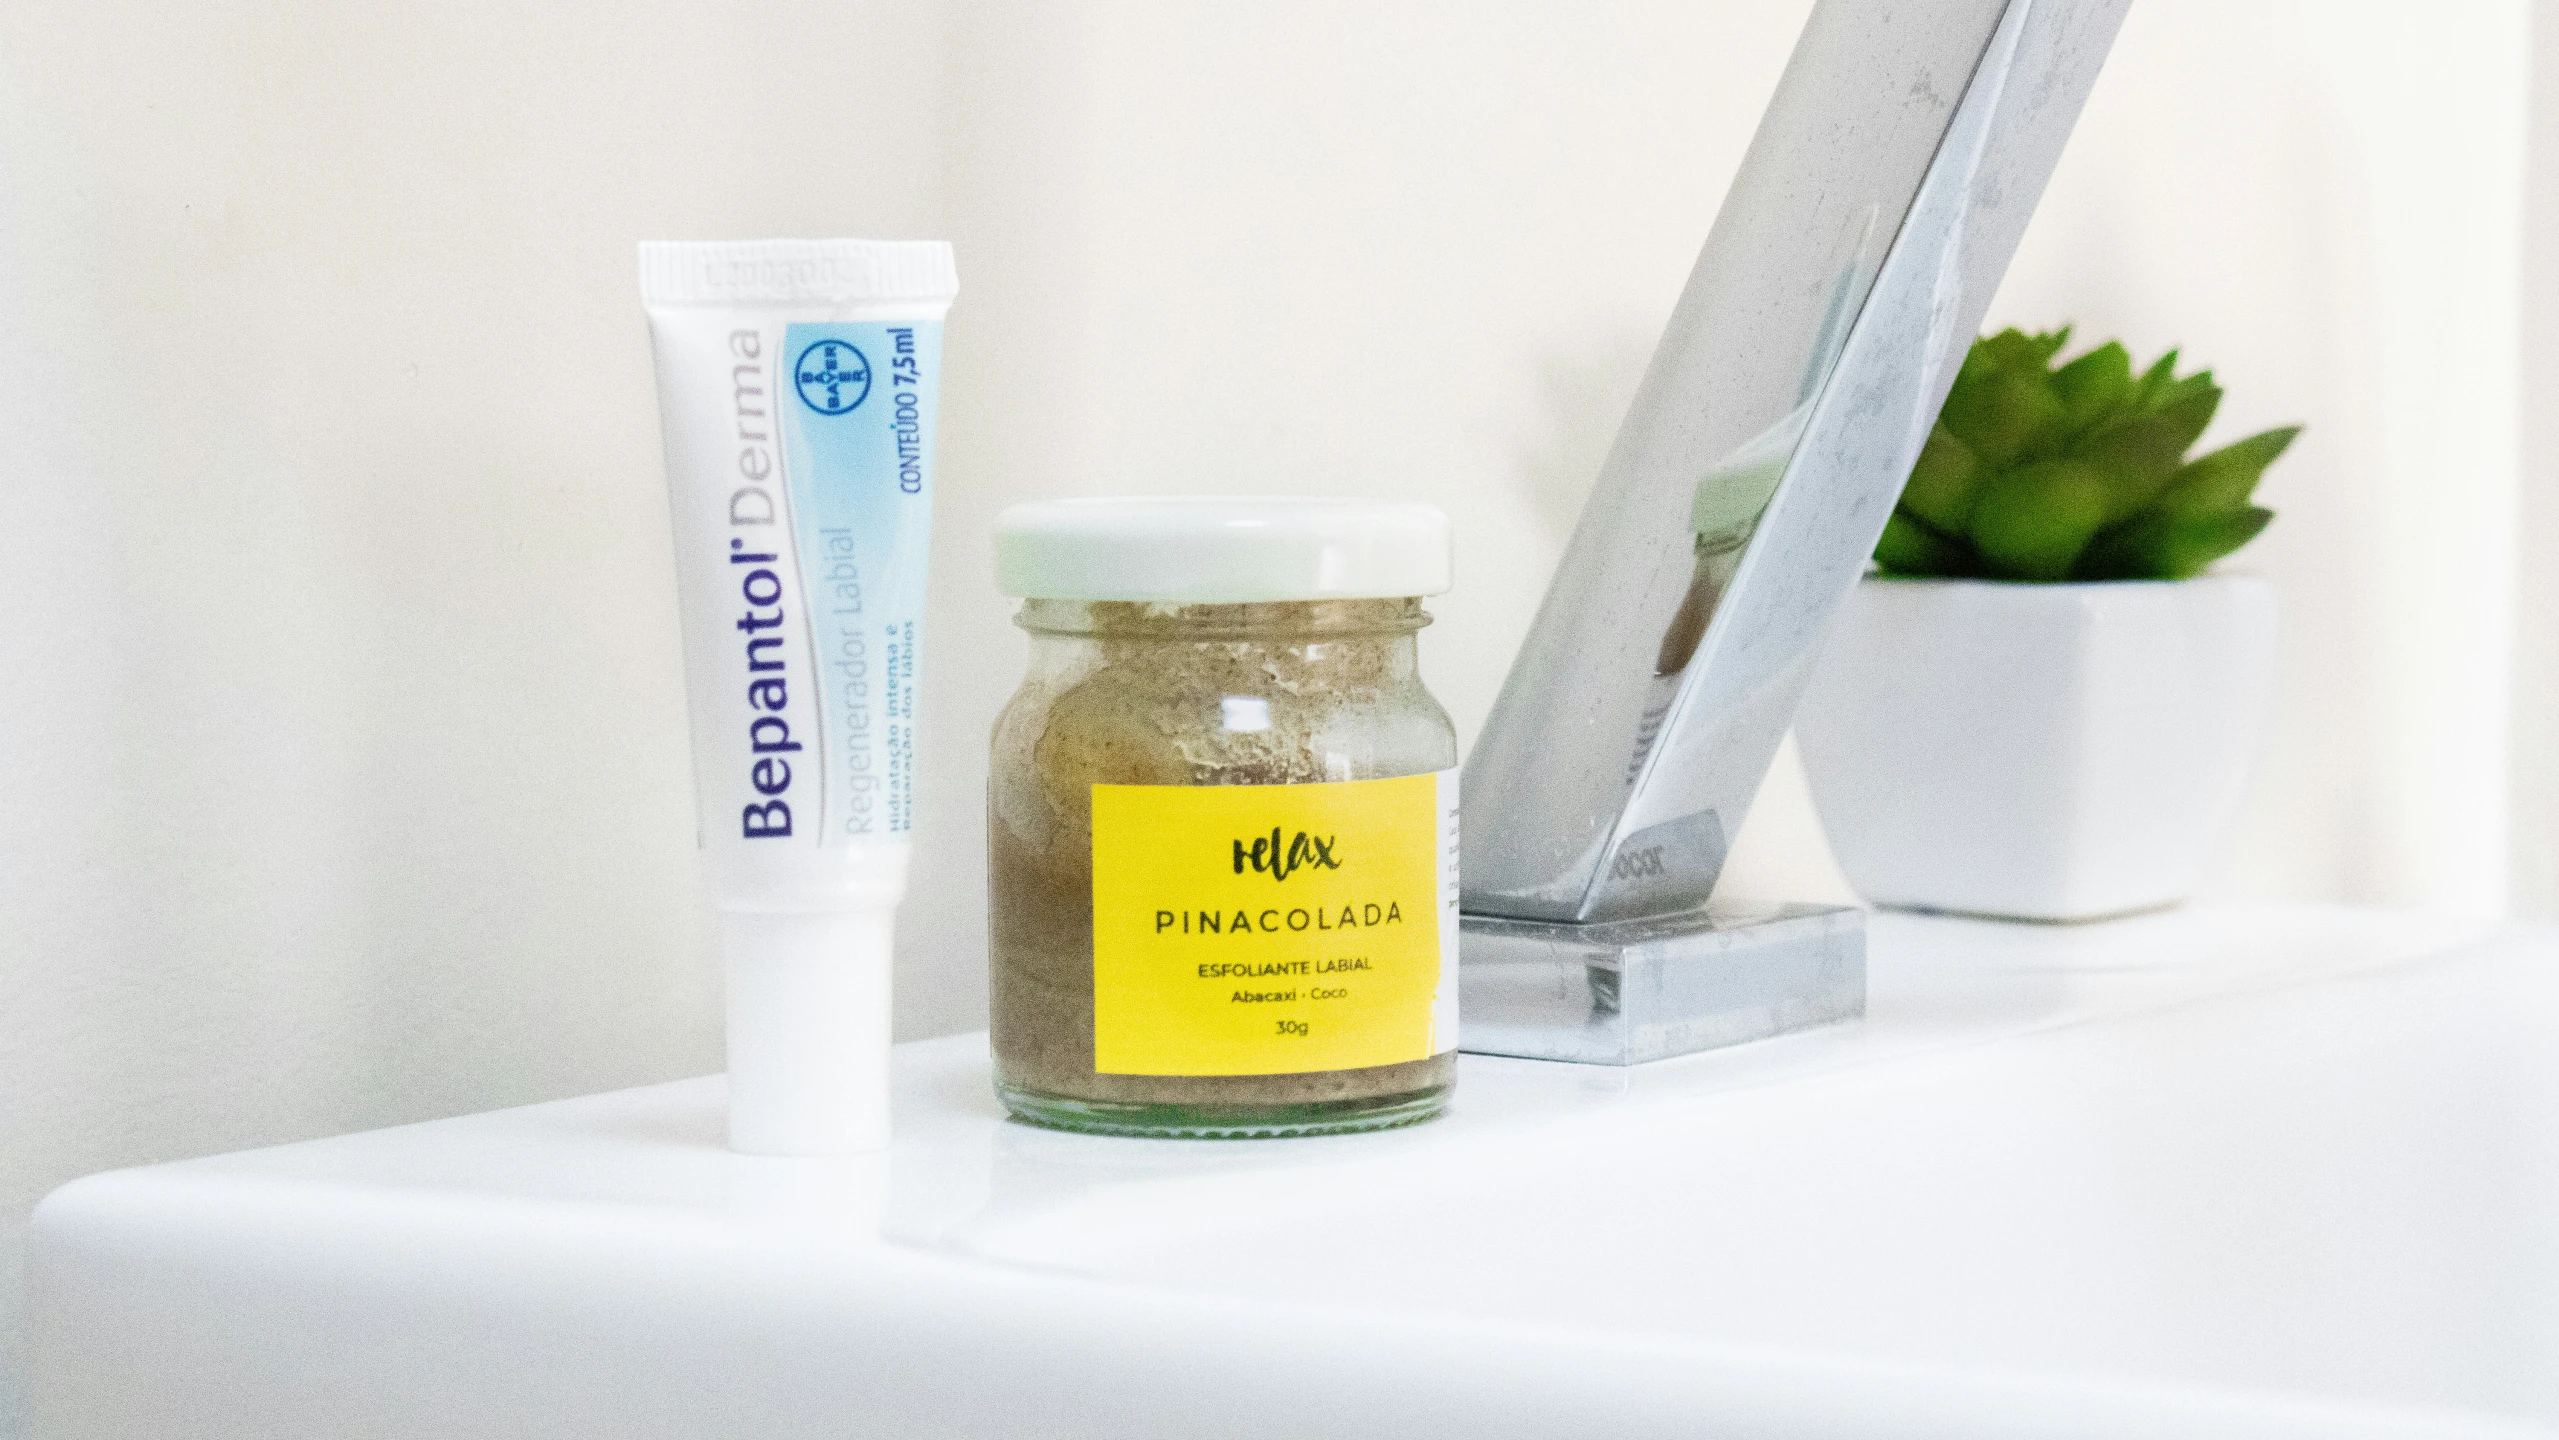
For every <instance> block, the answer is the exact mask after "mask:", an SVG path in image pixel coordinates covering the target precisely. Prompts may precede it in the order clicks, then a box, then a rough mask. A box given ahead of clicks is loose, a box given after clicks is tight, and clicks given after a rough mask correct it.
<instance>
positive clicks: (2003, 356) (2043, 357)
mask: <svg viewBox="0 0 2559 1440" xmlns="http://www.w3.org/2000/svg"><path fill="white" fill-rule="evenodd" d="M2069 339H2070V331H2069V329H2068V328H2067V327H2065V328H2063V329H2062V330H2060V331H2058V332H2053V333H2046V334H2041V335H2029V334H2027V333H2026V332H2025V331H2023V330H2019V329H2016V328H2014V327H2011V328H2009V329H2006V330H2002V331H2000V332H1999V333H1998V334H1996V335H1989V336H1985V337H1983V338H1982V339H1979V340H1976V341H1974V342H1973V347H1972V349H1971V351H1970V352H1968V353H1967V354H1966V356H1965V359H1967V360H1972V359H1975V358H1978V359H1979V361H1980V364H1981V368H1982V369H1984V370H1986V371H2005V372H2008V373H2010V374H2015V375H2041V374H2042V373H2044V369H2045V367H2046V366H2048V365H2050V364H2051V363H2052V358H2053V354H2054V352H2056V351H2058V350H2060V349H2061V347H2062V346H2063V345H2064V344H2066V343H2068V341H2069Z"/></svg>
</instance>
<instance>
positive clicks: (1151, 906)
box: [1093, 772, 1457, 1075]
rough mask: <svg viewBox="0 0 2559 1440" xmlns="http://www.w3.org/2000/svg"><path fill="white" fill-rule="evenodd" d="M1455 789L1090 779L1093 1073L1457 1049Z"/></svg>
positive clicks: (1358, 1060)
mask: <svg viewBox="0 0 2559 1440" xmlns="http://www.w3.org/2000/svg"><path fill="white" fill-rule="evenodd" d="M1455 781H1456V776H1455V774H1454V772H1449V773H1447V774H1443V775H1404V776H1398V777H1396V778H1394V779H1390V780H1354V781H1349V782H1347V783H1344V784H1336V785H1096V786H1094V787H1093V1068H1094V1069H1096V1070H1098V1071H1101V1072H1102V1073H1104V1074H1109V1075H1293V1074H1300V1073H1304V1072H1307V1071H1315V1070H1352V1069H1360V1068H1364V1067H1367V1066H1371V1065H1392V1064H1396V1063H1399V1062H1401V1061H1406V1060H1421V1059H1425V1058H1428V1057H1429V1056H1431V1055H1433V1054H1436V1053H1438V1051H1439V1050H1441V1049H1445V1048H1447V1047H1448V1046H1449V1045H1453V1044H1454V1043H1455V1041H1456V1034H1455V1025H1454V1009H1455V1007H1454V1004H1453V1001H1454V999H1455V986H1456V981H1455V978H1454V976H1453V975H1451V976H1448V977H1446V979H1445V981H1443V975H1442V970H1443V966H1442V961H1443V958H1446V959H1448V960H1451V961H1453V960H1454V959H1455V956H1454V954H1453V953H1448V954H1446V955H1445V956H1444V950H1445V951H1449V952H1453V950H1454V948H1455V941H1454V938H1453V936H1449V935H1446V934H1444V933H1443V932H1444V930H1452V929H1453V928H1454V921H1453V916H1454V913H1455V908H1454V907H1455V905H1456V883H1455V882H1456V875H1455V870H1456V867H1455V863H1454V854H1453V845H1454V839H1455V824H1454V820H1455V808H1454V807H1455V797H1456V793H1457V787H1456V784H1455ZM1443 792H1444V793H1445V795H1446V797H1447V802H1446V803H1445V804H1444V803H1443V801H1442V795H1443ZM1443 991H1445V992H1446V994H1445V997H1444V998H1443ZM1435 1006H1436V1007H1438V1008H1437V1010H1436V1013H1435ZM1443 1029H1445V1031H1446V1032H1447V1033H1445V1034H1441V1033H1439V1032H1440V1031H1441V1030H1443Z"/></svg>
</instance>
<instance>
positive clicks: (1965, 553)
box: [1875, 510, 1981, 577]
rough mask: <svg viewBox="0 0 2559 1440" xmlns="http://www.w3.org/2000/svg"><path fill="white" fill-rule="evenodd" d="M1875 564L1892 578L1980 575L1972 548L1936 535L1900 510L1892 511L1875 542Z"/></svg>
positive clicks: (1933, 531)
mask: <svg viewBox="0 0 2559 1440" xmlns="http://www.w3.org/2000/svg"><path fill="white" fill-rule="evenodd" d="M1875 563H1876V564H1878V565H1880V566H1882V567H1883V568H1884V569H1885V570H1886V571H1888V572H1890V573H1892V574H1895V575H1943V576H1950V577H1956V576H1966V575H1978V574H1980V573H1981V566H1980V564H1979V563H1978V562H1977V561H1976V560H1975V559H1974V558H1973V553H1972V547H1970V546H1968V545H1966V544H1964V543H1963V542H1962V541H1960V540H1954V539H1950V538H1948V537H1946V536H1944V535H1940V534H1938V533H1937V532H1936V531H1935V530H1932V529H1930V528H1929V527H1928V526H1927V525H1926V524H1924V523H1922V522H1920V521H1919V520H1917V519H1914V518H1913V517H1912V516H1911V515H1910V514H1909V512H1907V511H1903V510H1895V511H1894V512H1893V514H1892V518H1891V519H1889V520H1886V521H1885V522H1884V534H1883V538H1881V539H1879V540H1877V541H1876V542H1875Z"/></svg>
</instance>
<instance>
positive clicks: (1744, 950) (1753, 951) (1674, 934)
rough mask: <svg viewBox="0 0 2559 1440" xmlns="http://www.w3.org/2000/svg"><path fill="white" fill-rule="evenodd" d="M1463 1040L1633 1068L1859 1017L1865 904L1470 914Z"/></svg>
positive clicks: (1487, 1051) (1478, 1046)
mask: <svg viewBox="0 0 2559 1440" xmlns="http://www.w3.org/2000/svg"><path fill="white" fill-rule="evenodd" d="M1459 935H1460V942H1459V950H1458V1013H1459V1016H1460V1017H1461V1018H1460V1020H1459V1024H1458V1048H1459V1049H1461V1050H1466V1051H1470V1052H1472V1053H1475V1054H1478V1055H1515V1056H1521V1057H1525V1058H1528V1059H1532V1060H1570V1061H1577V1062H1580V1063H1583V1064H1588V1065H1640V1064H1642V1063H1644V1062H1645V1061H1648V1060H1662V1059H1667V1058H1669V1057H1671V1056H1673V1055H1686V1054H1690V1053H1692V1052H1694V1051H1699V1050H1712V1049H1716V1048H1718V1047H1720V1046H1725V1045H1739V1044H1741V1043H1743V1042H1744V1041H1748V1040H1764V1039H1766V1038H1768V1037H1769V1036H1772V1035H1783V1034H1786V1033H1788V1032H1789V1031H1794V1030H1804V1029H1809V1028H1811V1027H1813V1026H1816V1025H1828V1024H1833V1023H1836V1022H1839V1021H1843V1020H1853V1019H1856V1018H1858V1017H1859V1016H1862V1015H1864V1014H1865V1013H1866V912H1864V911H1863V910H1858V909H1854V908H1850V907H1846V906H1837V905H1766V906H1742V905H1719V904H1709V905H1707V906H1705V907H1704V908H1702V909H1697V910H1689V911H1683V912H1680V913H1678V914H1673V915H1660V916H1651V917H1647V918H1643V919H1635V920H1609V921H1598V922H1591V923H1584V924H1570V923H1564V922H1558V921H1550V920H1514V919H1510V918H1507V917H1503V916H1495V915H1466V916H1463V917H1461V919H1460V923H1459Z"/></svg>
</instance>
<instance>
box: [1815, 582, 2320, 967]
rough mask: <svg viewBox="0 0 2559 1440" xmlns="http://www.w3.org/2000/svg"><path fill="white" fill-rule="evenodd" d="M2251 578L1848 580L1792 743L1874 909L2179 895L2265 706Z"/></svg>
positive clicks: (2007, 910) (2269, 610)
mask: <svg viewBox="0 0 2559 1440" xmlns="http://www.w3.org/2000/svg"><path fill="white" fill-rule="evenodd" d="M2274 652H2275V591H2274V586H2273V585H2272V584H2271V583H2270V582H2268V581H2265V580H2261V579H2256V578H2251V577H2241V576H2204V577H2202V578H2200V579H2194V580H2180V581H2158V582H2141V581H2133V582H2117V583H2108V584H2091V585H2016V584H2006V583H2001V582H1996V581H1980V580H1888V579H1882V578H1869V579H1867V580H1865V581H1863V582H1861V583H1860V584H1859V585H1858V587H1857V589H1856V592H1855V593H1854V594H1852V595H1851V596H1850V597H1849V600H1848V603H1847V604H1846V605H1844V606H1842V607H1841V611H1840V614H1839V616H1838V617H1837V619H1836V620H1835V621H1834V622H1833V624H1832V628H1831V633H1830V638H1829V641H1828V643H1827V645H1826V646H1825V648H1824V650H1823V653H1822V658H1821V663H1820V666H1819V668H1818V669H1817V670H1816V672H1815V674H1814V678H1813V683H1812V686H1811V688H1810V690H1809V691H1808V692H1807V693H1806V694H1805V697H1804V703H1803V708H1802V709H1801V710H1800V711H1799V712H1798V713H1797V716H1796V720H1795V734H1796V738H1797V740H1798V742H1799V743H1800V744H1801V746H1802V749H1803V756H1804V769H1805V774H1806V777H1807V779H1808V780H1809V781H1810V783H1811V787H1812V793H1813V803H1814V805H1815V807H1816V808H1817V809H1818V810H1819V811H1820V812H1821V818H1822V826H1823V828H1824V829H1825V830H1826V831H1828V832H1829V835H1830V843H1831V849H1832V851H1833V852H1834V853H1835V854H1836V856H1837V857H1838V860H1839V868H1840V870H1841V871H1842V872H1843V873H1844V874H1846V875H1847V877H1848V882H1849V884H1851V885H1853V886H1855V887H1856V890H1857V893H1858V894H1859V895H1861V896H1863V897H1865V899H1866V900H1867V901H1868V902H1869V903H1872V904H1877V905H1899V906H1908V907H1913V908H1918V909H1927V910H1954V911H1964V912H1969V913H1973V914H1981V915H2001V916H2013V917H2018V918H2024V919H2035V920H2085V919H2092V918H2095V917H2097V916H2101V915H2115V914H2121V913H2124V912H2126V911H2132V910H2144V909H2150V908H2152V907H2155V906H2160V905H2167V904H2172V903H2174V902H2176V901H2179V900H2183V899H2185V898H2186V897H2187V896H2188V895H2190V894H2192V893H2193V891H2194V888H2195V883H2196V880H2197V879H2198V877H2199V876H2200V875H2201V874H2202V870H2203V865H2204V861H2205V858H2206V857H2207V855H2208V854H2209V852H2210V851H2211V848H2212V845H2213V842H2214V840H2215V839H2216V838H2217V837H2218V836H2219V834H2220V832H2221V831H2222V830H2223V828H2224V827H2225V826H2226V825H2227V824H2228V823H2229V820H2230V817H2231V814H2232V812H2233V811H2234V810H2235V809H2236V808H2237V807H2238V803H2239V796H2240V790H2241V787H2242V784H2243V783H2244V781H2245V780H2246V777H2247V770H2248V766H2249V763H2250V761H2251V760H2252V758H2253V757H2254V755H2255V753H2256V748H2257V744H2258V740H2259V738H2260V735H2261V733H2262V732H2263V730H2264V727H2265V722H2266V714H2267V710H2268V707H2269V705H2270V704H2271V702H2272V699H2273V693H2274V680H2275V672H2274Z"/></svg>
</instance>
